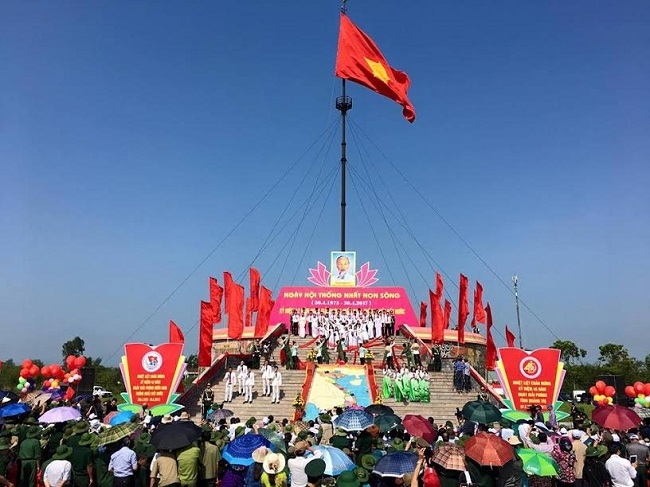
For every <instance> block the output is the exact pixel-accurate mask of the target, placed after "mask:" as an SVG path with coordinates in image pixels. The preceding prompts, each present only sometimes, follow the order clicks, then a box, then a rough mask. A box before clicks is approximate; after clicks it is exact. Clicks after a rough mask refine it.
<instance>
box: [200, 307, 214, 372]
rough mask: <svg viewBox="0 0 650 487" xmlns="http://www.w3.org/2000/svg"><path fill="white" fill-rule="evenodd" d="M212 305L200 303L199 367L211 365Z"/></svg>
mask: <svg viewBox="0 0 650 487" xmlns="http://www.w3.org/2000/svg"><path fill="white" fill-rule="evenodd" d="M212 315H213V312H212V305H211V304H210V303H208V302H206V301H201V319H200V323H201V326H200V328H199V367H210V365H212V320H213V319H214V318H213V316H212Z"/></svg>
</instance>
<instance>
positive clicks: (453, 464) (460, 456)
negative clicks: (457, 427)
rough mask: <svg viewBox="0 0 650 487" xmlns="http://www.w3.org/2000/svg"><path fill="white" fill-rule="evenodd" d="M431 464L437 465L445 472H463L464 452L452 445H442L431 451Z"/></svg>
mask: <svg viewBox="0 0 650 487" xmlns="http://www.w3.org/2000/svg"><path fill="white" fill-rule="evenodd" d="M431 461H432V462H433V463H437V464H438V465H440V466H441V467H442V468H446V469H447V470H460V471H461V472H462V471H464V470H465V452H464V451H463V449H462V448H461V447H459V446H457V445H454V444H452V443H442V444H441V445H439V446H438V447H436V449H435V450H434V451H433V456H432V457H431Z"/></svg>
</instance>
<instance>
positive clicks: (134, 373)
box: [120, 343, 185, 408]
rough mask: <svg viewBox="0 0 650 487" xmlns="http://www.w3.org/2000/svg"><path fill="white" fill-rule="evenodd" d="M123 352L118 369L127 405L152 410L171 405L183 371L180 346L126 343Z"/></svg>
mask: <svg viewBox="0 0 650 487" xmlns="http://www.w3.org/2000/svg"><path fill="white" fill-rule="evenodd" d="M124 351H125V355H124V356H123V357H122V363H121V364H120V369H121V370H122V377H123V378H124V384H125V386H126V392H127V394H128V396H129V400H130V401H129V402H130V404H137V405H141V406H142V405H145V404H146V405H147V406H148V407H149V408H153V407H155V406H158V405H162V404H171V403H173V402H174V399H175V393H176V388H177V387H178V384H179V383H180V381H181V379H182V378H183V372H184V371H185V357H184V356H183V355H182V353H183V344H182V343H164V344H162V345H158V346H157V347H152V346H150V345H147V344H145V343H127V344H126V345H124Z"/></svg>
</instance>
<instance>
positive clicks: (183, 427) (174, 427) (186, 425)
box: [151, 421, 203, 450]
mask: <svg viewBox="0 0 650 487" xmlns="http://www.w3.org/2000/svg"><path fill="white" fill-rule="evenodd" d="M202 431H203V430H201V428H199V427H198V426H197V425H195V424H194V423H192V422H191V421H174V422H173V423H169V424H161V425H159V426H158V427H157V428H156V429H155V430H154V432H153V434H152V435H151V444H152V445H153V446H155V447H156V448H158V449H159V450H178V449H179V448H183V447H186V446H187V445H191V444H192V443H193V442H195V441H196V440H198V439H199V438H200V437H201V433H202Z"/></svg>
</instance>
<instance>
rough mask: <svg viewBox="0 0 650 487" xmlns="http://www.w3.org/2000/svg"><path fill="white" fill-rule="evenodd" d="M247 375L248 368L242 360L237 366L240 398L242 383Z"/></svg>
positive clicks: (242, 388)
mask: <svg viewBox="0 0 650 487" xmlns="http://www.w3.org/2000/svg"><path fill="white" fill-rule="evenodd" d="M247 375H248V367H246V364H245V363H244V361H243V360H242V361H241V362H240V363H239V365H238V366H237V385H238V386H239V395H240V396H241V395H242V394H243V393H244V381H245V380H246V376H247Z"/></svg>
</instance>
